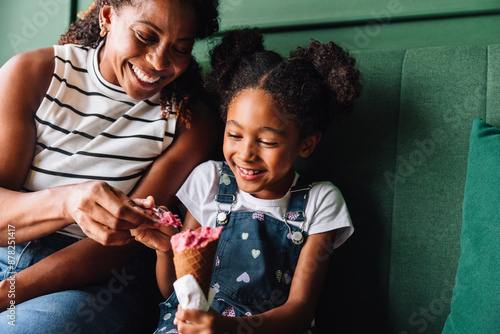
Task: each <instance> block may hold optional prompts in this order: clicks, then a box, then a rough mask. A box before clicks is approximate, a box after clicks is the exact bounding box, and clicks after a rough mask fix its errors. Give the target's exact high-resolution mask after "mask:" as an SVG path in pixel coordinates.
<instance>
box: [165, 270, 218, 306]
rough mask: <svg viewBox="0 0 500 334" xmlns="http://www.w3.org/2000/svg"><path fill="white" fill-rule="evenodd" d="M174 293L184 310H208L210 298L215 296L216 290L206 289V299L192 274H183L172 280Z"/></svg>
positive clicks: (210, 302)
mask: <svg viewBox="0 0 500 334" xmlns="http://www.w3.org/2000/svg"><path fill="white" fill-rule="evenodd" d="M174 289H175V294H176V295H177V299H178V300H179V304H180V305H181V307H182V308H183V309H185V310H202V311H205V312H206V311H208V309H209V308H210V305H211V304H212V300H213V299H214V297H215V293H216V291H215V290H214V289H212V288H210V290H209V291H208V300H207V298H206V297H205V293H204V292H203V291H202V290H201V288H200V285H199V284H198V282H197V281H196V278H194V276H193V275H191V274H188V275H184V276H182V277H181V278H179V279H177V280H176V281H175V282H174Z"/></svg>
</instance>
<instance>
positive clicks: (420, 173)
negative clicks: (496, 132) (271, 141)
mask: <svg viewBox="0 0 500 334" xmlns="http://www.w3.org/2000/svg"><path fill="white" fill-rule="evenodd" d="M353 55H354V57H355V58H356V59H357V62H358V66H359V69H360V70H361V72H362V75H363V81H364V91H363V93H362V96H361V97H360V99H359V100H358V103H357V104H356V107H355V112H354V113H353V114H352V115H351V117H350V118H349V119H348V121H347V122H345V123H343V124H337V125H332V126H331V128H330V129H329V132H328V133H326V134H325V135H324V137H323V139H322V142H321V144H320V146H319V147H318V150H317V151H315V152H314V154H313V155H312V156H311V157H310V158H309V160H304V161H300V162H299V164H298V169H299V170H300V171H301V172H302V173H308V174H311V175H314V176H315V177H317V178H318V179H325V180H331V181H332V182H333V183H334V184H336V185H337V186H338V187H339V188H340V190H341V191H342V193H343V194H344V197H345V198H346V201H347V204H348V207H349V209H350V212H351V216H352V220H353V223H354V225H355V229H356V230H355V233H354V235H353V236H352V239H351V240H348V242H346V244H345V245H343V246H342V247H340V248H339V249H338V250H337V251H336V252H335V253H334V258H333V263H332V268H331V272H330V274H331V276H330V277H329V281H328V282H327V285H328V286H329V287H332V288H331V289H327V292H325V294H324V295H323V298H322V301H321V304H320V308H319V310H318V326H319V328H320V329H322V331H321V333H329V332H331V331H328V328H330V329H331V328H337V331H338V332H339V333H400V334H403V333H440V332H441V329H442V327H443V325H444V321H445V320H446V316H447V315H448V314H449V311H450V308H449V304H450V301H451V297H452V289H453V286H454V278H455V273H456V269H457V266H458V258H459V255H460V228H461V217H462V201H463V189H464V184H465V175H466V168H467V155H468V142H469V134H470V128H471V126H472V120H473V119H474V118H475V117H477V116H479V117H482V118H483V119H485V120H486V121H487V122H490V123H492V124H496V125H499V124H500V45H490V46H471V47H467V46H463V47H432V48H419V49H408V50H392V51H358V52H354V53H353ZM332 326H333V327H332ZM337 331H336V332H337Z"/></svg>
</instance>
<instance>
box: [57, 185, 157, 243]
mask: <svg viewBox="0 0 500 334" xmlns="http://www.w3.org/2000/svg"><path fill="white" fill-rule="evenodd" d="M68 189H69V191H68V192H67V194H68V195H67V198H66V201H65V202H64V204H63V207H64V210H65V212H66V216H69V219H70V220H71V221H74V222H76V223H77V224H78V225H79V226H80V227H81V229H82V230H83V232H84V233H85V234H86V235H87V236H88V237H90V238H92V239H94V240H95V241H97V242H99V243H100V244H102V245H105V246H119V245H125V244H127V243H129V242H130V241H132V240H133V237H132V236H131V234H130V230H132V229H135V228H137V227H139V226H142V225H154V220H153V219H152V217H151V216H149V215H147V214H146V213H145V212H144V211H142V210H138V209H136V208H135V207H134V206H135V203H134V202H133V201H132V200H130V198H128V197H127V196H126V195H125V194H124V193H122V192H121V191H120V190H118V189H115V188H113V187H111V186H109V185H108V184H107V183H105V182H100V181H89V182H84V183H80V184H77V185H73V186H71V187H70V188H68Z"/></svg>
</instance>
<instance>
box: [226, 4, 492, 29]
mask: <svg viewBox="0 0 500 334" xmlns="http://www.w3.org/2000/svg"><path fill="white" fill-rule="evenodd" d="M220 3H221V14H222V15H221V17H222V20H221V24H222V28H223V29H227V28H230V27H234V26H242V25H257V26H259V27H262V28H283V27H293V26H295V27H296V26H304V25H321V24H332V23H334V24H352V23H359V22H369V21H375V22H376V21H384V22H387V21H394V20H402V19H409V18H426V17H436V16H456V15H470V14H478V13H491V12H499V11H500V1H498V0H440V1H434V0H419V1H412V0H356V1H352V0H335V1H333V0H309V1H303V0H273V1H269V0H252V1H244V0H221V2H220Z"/></svg>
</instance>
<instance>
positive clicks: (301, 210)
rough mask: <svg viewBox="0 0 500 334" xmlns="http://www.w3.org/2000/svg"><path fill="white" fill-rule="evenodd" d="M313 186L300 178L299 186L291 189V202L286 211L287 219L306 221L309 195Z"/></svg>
mask: <svg viewBox="0 0 500 334" xmlns="http://www.w3.org/2000/svg"><path fill="white" fill-rule="evenodd" d="M311 188H312V184H311V183H310V182H307V180H306V179H304V178H299V180H298V181H297V184H296V185H295V186H293V187H292V188H291V189H290V193H291V195H290V202H288V208H287V210H286V219H288V220H292V221H305V220H306V217H305V212H306V204H307V195H308V194H309V190H310V189H311Z"/></svg>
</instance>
